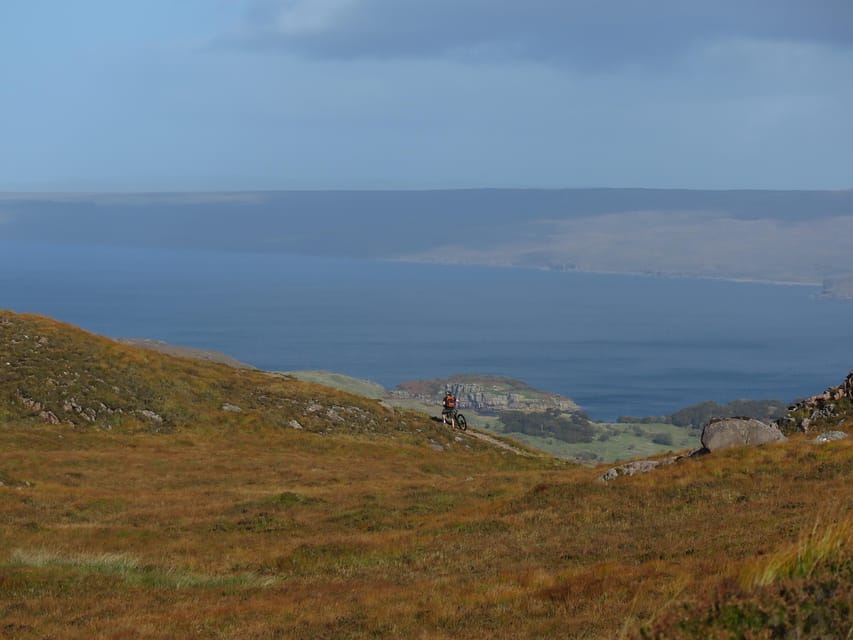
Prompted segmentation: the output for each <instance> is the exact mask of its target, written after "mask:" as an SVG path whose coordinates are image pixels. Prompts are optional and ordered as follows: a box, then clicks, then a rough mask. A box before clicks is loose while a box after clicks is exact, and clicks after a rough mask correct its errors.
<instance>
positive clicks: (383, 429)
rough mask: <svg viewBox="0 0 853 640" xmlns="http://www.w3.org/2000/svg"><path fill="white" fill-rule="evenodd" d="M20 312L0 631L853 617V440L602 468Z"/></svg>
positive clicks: (838, 623) (3, 434)
mask: <svg viewBox="0 0 853 640" xmlns="http://www.w3.org/2000/svg"><path fill="white" fill-rule="evenodd" d="M0 330H2V332H3V334H2V336H0V337H2V341H0V349H2V351H0V356H2V360H0V367H2V374H0V406H2V408H3V412H4V413H3V415H2V418H0V620H2V626H0V635H5V636H8V637H15V638H24V639H28V638H44V637H57V638H116V637H129V638H134V637H135V638H164V639H165V638H175V637H182V638H209V637H220V638H258V639H261V638H274V637H306V638H308V637H310V638H389V639H390V638H401V637H418V638H451V637H453V638H455V637H464V638H475V639H478V638H483V639H485V638H488V639H490V640H491V639H494V638H549V637H553V638H588V639H591V640H598V639H600V640H604V639H608V640H610V639H613V638H639V637H641V634H643V637H655V638H696V639H699V638H702V639H704V638H730V637H739V638H745V639H751V638H755V639H757V638H763V637H768V633H770V632H772V633H773V634H775V637H797V638H803V639H812V640H816V639H817V638H834V637H847V635H849V633H850V631H851V630H853V611H851V608H850V602H851V595H853V554H851V549H853V514H851V510H850V509H851V507H850V505H851V504H853V442H851V439H850V438H847V439H846V440H841V441H837V442H830V443H826V444H818V443H816V442H814V441H813V439H812V438H811V435H809V436H806V435H803V434H800V435H793V436H792V437H791V438H790V439H789V441H788V442H786V443H783V444H775V445H768V446H765V447H761V448H748V449H734V450H728V451H723V452H720V453H714V454H709V455H706V456H702V457H696V458H690V459H685V460H683V461H682V462H679V463H675V464H671V465H668V466H666V467H663V468H661V469H659V470H658V471H655V472H653V473H648V474H645V475H641V476H632V477H623V478H619V479H617V480H615V481H613V482H610V483H607V484H605V483H601V482H596V481H595V478H597V477H598V476H599V475H601V472H602V469H601V468H598V469H590V468H585V467H579V466H576V465H569V464H566V463H560V462H559V461H556V460H554V459H551V458H545V457H540V458H535V457H526V456H517V455H514V454H512V453H509V452H506V451H503V450H500V449H498V448H497V447H494V446H491V445H488V444H486V443H479V442H477V441H474V440H473V439H472V440H469V439H468V438H467V436H464V435H462V434H454V433H452V432H449V431H447V430H443V429H442V428H441V427H440V425H435V423H433V422H431V421H430V420H428V419H426V418H423V417H421V416H418V415H416V414H409V413H406V412H393V413H392V412H389V411H388V410H387V409H385V408H383V407H382V406H381V405H379V404H378V403H377V402H376V401H373V400H367V399H364V398H357V397H355V396H350V395H348V394H343V393H340V392H337V391H334V390H330V389H324V388H322V387H318V386H316V385H312V384H308V383H301V382H297V381H294V380H290V379H287V378H284V377H281V376H270V375H268V374H263V373H260V372H254V371H236V370H233V369H229V368H227V367H222V366H221V365H216V364H211V363H206V362H196V361H190V360H183V359H180V358H173V357H168V356H165V355H162V354H158V353H155V352H150V351H142V350H138V349H134V348H131V347H128V346H125V345H120V344H118V343H115V342H113V341H110V340H106V339H102V338H97V337H94V336H91V335H89V334H85V333H84V332H81V331H79V330H76V329H74V328H72V327H68V326H66V325H60V324H58V323H55V322H52V321H49V320H47V319H44V318H36V317H32V316H17V315H14V314H9V313H2V314H0ZM43 338H44V339H46V341H45V340H43ZM37 344H38V345H41V346H38V347H36V346H35V345H37ZM7 362H8V363H9V364H6V363H7ZM51 381H52V382H51ZM113 387H115V388H117V389H118V390H117V391H116V389H114V388H113ZM137 393H138V394H139V395H137ZM111 394H112V395H111ZM71 397H73V399H74V404H77V405H79V406H80V407H81V410H80V411H79V412H78V411H77V409H76V408H75V407H74V405H73V404H71V403H69V406H70V409H68V410H65V409H64V406H63V403H64V402H66V401H68V400H69V398H71ZM107 400H109V401H110V403H109V404H108V403H107ZM31 402H37V403H39V404H40V405H42V406H41V408H38V410H37V407H35V406H33V405H29V406H27V404H26V403H31ZM98 402H103V403H104V405H105V406H106V407H107V409H110V410H111V411H112V413H110V412H109V411H107V410H105V409H103V408H101V407H100V405H98V404H97V403H98ZM227 402H230V403H232V406H235V407H236V406H239V407H240V408H241V409H242V411H236V410H233V409H232V410H227V409H223V406H224V404H225V403H227ZM309 403H313V404H309ZM314 406H317V407H319V408H318V409H315V410H314V411H309V409H310V408H311V407H314ZM347 408H353V409H358V412H351V413H350V412H347V411H346V409H347ZM118 409H122V412H121V413H119V412H118ZM87 410H91V411H92V412H94V416H92V415H91V412H89V413H87ZM140 410H147V411H152V412H156V413H157V414H158V415H160V416H161V417H162V419H163V423H162V425H152V424H151V419H150V418H148V417H146V416H144V415H140V414H139V413H138V412H139V411H140ZM329 411H333V412H334V413H335V414H337V415H338V417H341V416H347V419H345V420H344V421H340V420H337V419H335V418H334V417H333V415H330V413H329ZM41 412H52V413H54V414H55V415H56V417H57V418H60V419H61V423H60V424H51V423H50V422H49V421H45V419H44V418H43V417H41V415H40V414H41ZM83 414H86V415H89V417H90V418H92V420H91V422H90V421H89V420H86V419H85V418H82V415H83ZM386 416H387V418H386ZM288 419H295V420H304V421H305V425H304V428H303V429H295V428H291V427H288V426H287V424H286V423H284V421H285V420H288ZM72 424H73V426H72ZM851 426H853V425H851V423H850V421H849V420H848V421H847V422H846V423H844V424H843V425H841V426H840V427H839V428H843V429H845V430H850V428H851ZM282 427H284V428H282ZM442 434H447V437H446V438H444V439H443V435H442ZM457 438H458V439H457ZM642 630H644V631H642Z"/></svg>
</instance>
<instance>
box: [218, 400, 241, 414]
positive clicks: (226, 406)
mask: <svg viewBox="0 0 853 640" xmlns="http://www.w3.org/2000/svg"><path fill="white" fill-rule="evenodd" d="M222 410H223V411H233V412H234V413H242V412H243V409H241V408H240V407H238V406H237V405H236V404H230V403H228V402H226V403H225V404H223V405H222Z"/></svg>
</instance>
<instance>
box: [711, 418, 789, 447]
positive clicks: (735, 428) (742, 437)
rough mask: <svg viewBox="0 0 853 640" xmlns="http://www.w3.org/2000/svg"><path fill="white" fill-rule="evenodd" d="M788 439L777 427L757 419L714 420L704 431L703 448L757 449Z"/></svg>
mask: <svg viewBox="0 0 853 640" xmlns="http://www.w3.org/2000/svg"><path fill="white" fill-rule="evenodd" d="M785 440H787V438H786V437H785V436H784V435H783V434H782V432H781V431H779V428H778V427H776V426H775V425H770V424H767V423H766V422H762V421H761V420H756V419H755V418H723V419H721V420H712V421H711V422H709V423H708V424H707V425H706V426H705V429H704V430H703V431H702V446H704V447H705V448H706V449H707V450H708V451H719V450H720V449H729V448H731V447H755V446H758V445H761V444H767V443H768V442H783V441H785Z"/></svg>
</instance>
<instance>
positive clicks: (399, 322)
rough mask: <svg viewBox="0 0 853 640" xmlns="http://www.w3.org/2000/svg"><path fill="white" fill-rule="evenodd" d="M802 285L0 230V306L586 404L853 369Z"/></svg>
mask: <svg viewBox="0 0 853 640" xmlns="http://www.w3.org/2000/svg"><path fill="white" fill-rule="evenodd" d="M816 294H817V290H816V289H815V288H810V287H791V286H774V285H761V284H750V283H731V282H718V281H707V280H696V279H686V278H685V279H677V278H653V277H634V276H614V275H595V274H579V273H556V272H545V271H532V270H521V269H493V268H480V267H456V266H437V265H417V264H398V263H379V262H369V261H355V260H336V259H328V258H310V257H303V256H289V255H254V254H237V253H214V252H201V251H165V250H138V249H136V250H128V249H118V248H104V247H80V246H74V247H64V246H49V245H20V244H12V243H4V242H2V241H0V307H2V308H7V309H13V310H15V311H21V312H34V313H41V314H45V315H49V316H52V317H55V318H57V319H60V320H63V321H65V322H70V323H72V324H75V325H79V326H81V327H83V328H85V329H87V330H90V331H94V332H96V333H100V334H103V335H108V336H115V337H147V338H156V339H161V340H165V341H167V342H171V343H174V344H179V345H185V346H192V347H198V348H206V349H215V350H219V351H223V352H225V353H228V354H229V355H232V356H234V357H236V358H239V359H241V360H244V361H247V362H250V363H252V364H254V365H256V366H258V367H261V368H264V369H277V370H287V369H326V370H331V371H338V372H342V373H346V374H349V375H352V376H357V377H360V378H368V379H371V380H374V381H376V382H379V383H381V384H383V385H384V386H386V387H389V388H390V387H393V386H394V385H396V384H398V383H399V382H402V381H404V380H411V379H417V378H429V377H444V376H448V375H451V374H454V373H466V372H471V373H491V374H500V375H507V376H511V377H513V378H518V379H520V380H523V381H525V382H527V383H528V384H530V385H531V386H534V387H537V388H540V389H544V390H547V391H552V392H556V393H561V394H564V395H567V396H569V397H571V398H572V399H574V400H575V401H577V402H578V403H579V404H581V406H582V407H583V408H584V409H585V410H586V411H587V412H588V413H589V414H590V415H591V416H592V417H594V418H596V419H601V420H607V419H614V418H615V417H616V416H618V415H626V414H627V415H660V414H666V413H671V412H672V411H674V410H677V409H679V408H682V407H684V406H687V405H689V404H693V403H695V402H700V401H703V400H717V401H719V402H727V401H729V400H733V399H736V398H746V397H750V398H780V399H783V400H793V399H795V398H798V397H802V396H805V395H811V394H814V393H817V392H819V391H822V390H823V389H824V388H825V387H827V386H829V385H835V384H838V383H839V382H840V381H841V380H842V379H843V377H844V376H845V375H846V374H847V372H848V371H850V369H853V303H850V302H841V301H833V300H823V299H820V298H818V297H817V295H816Z"/></svg>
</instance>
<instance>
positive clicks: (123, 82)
mask: <svg viewBox="0 0 853 640" xmlns="http://www.w3.org/2000/svg"><path fill="white" fill-rule="evenodd" d="M851 79H853V2H851V1H850V0H715V1H714V2H711V1H710V0H708V1H705V2H695V1H692V0H657V1H655V0H648V1H642V0H598V1H593V0H561V1H559V0H525V1H520V0H429V1H426V0H417V1H416V0H74V1H73V2H72V1H69V0H2V1H0V191H126V190H131V191H161V190H168V191H172V190H177V191H184V190H234V189H237V190H242V189H329V188H333V189H433V188H457V187H679V188H712V189H729V188H769V189H848V188H853V116H851V114H853V81H851Z"/></svg>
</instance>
